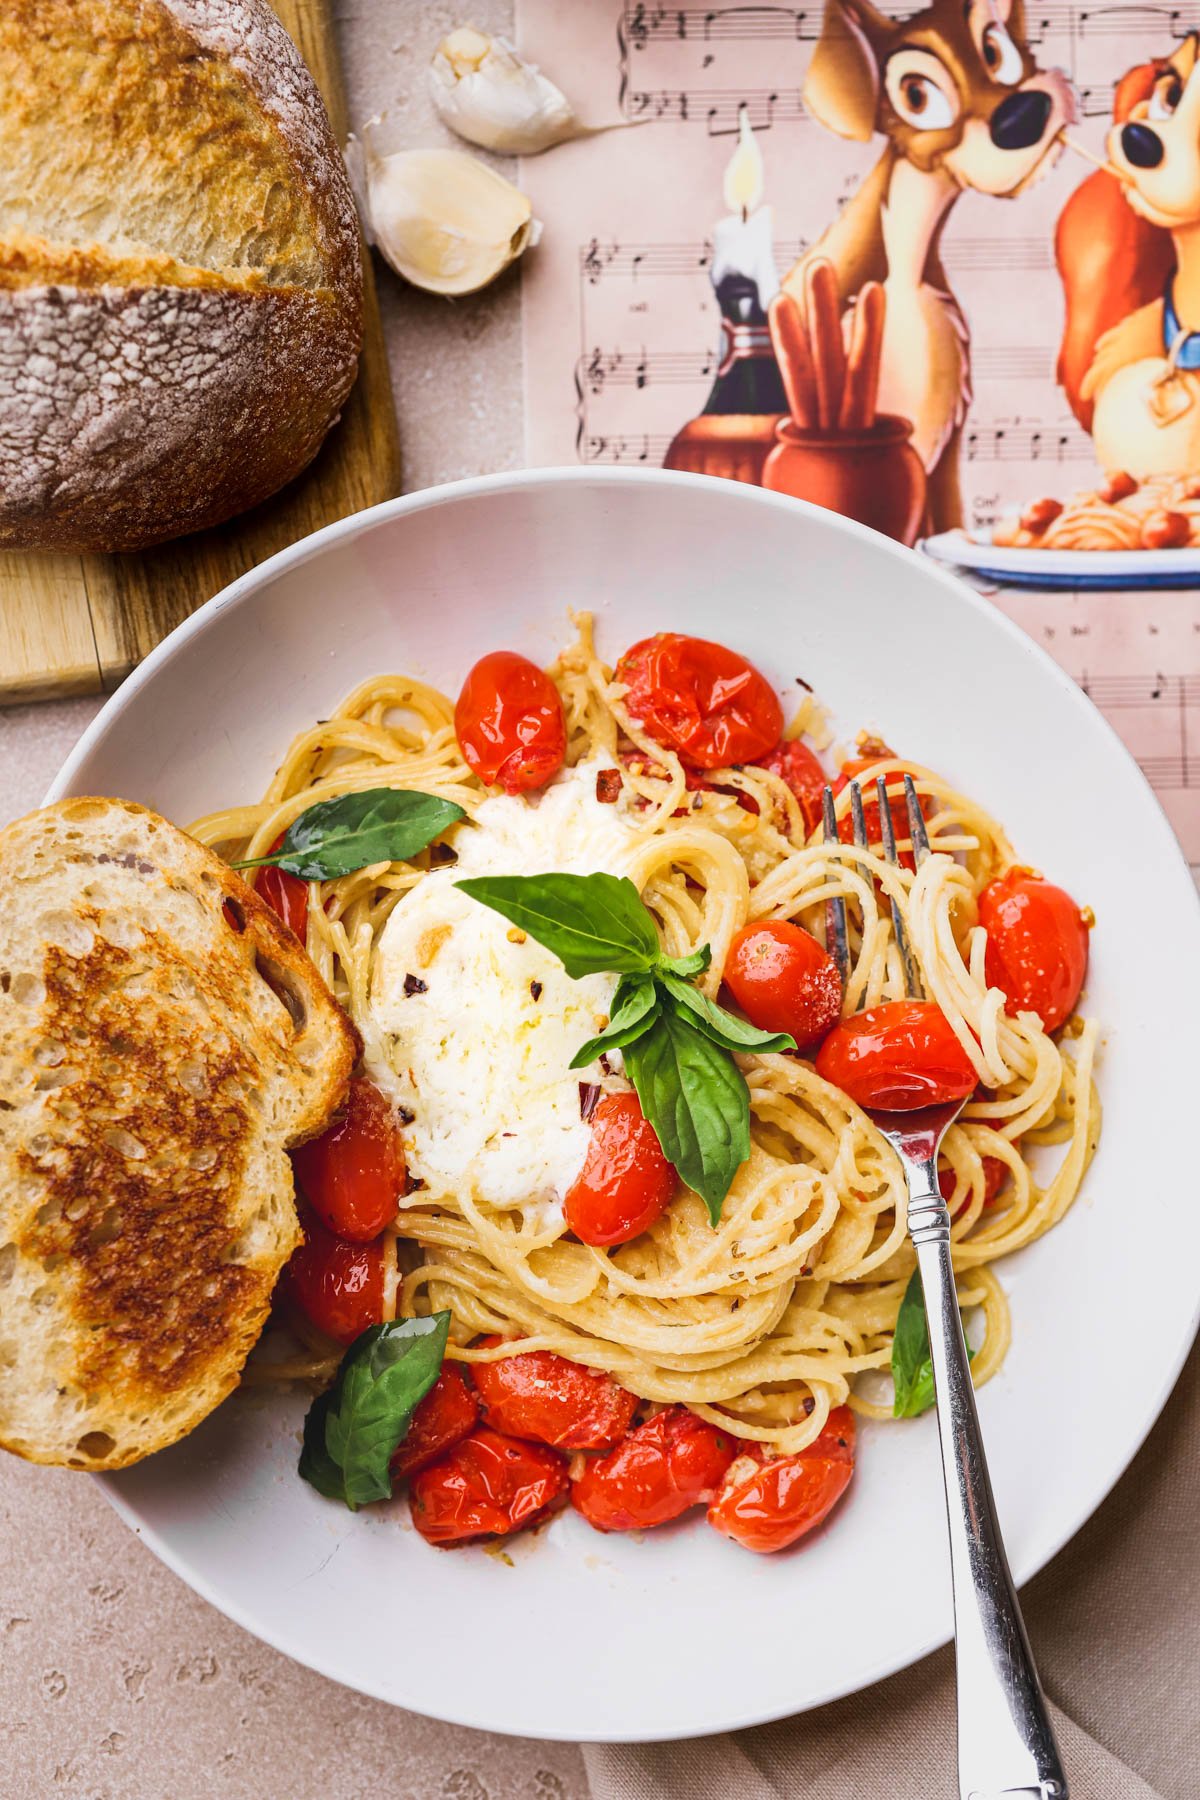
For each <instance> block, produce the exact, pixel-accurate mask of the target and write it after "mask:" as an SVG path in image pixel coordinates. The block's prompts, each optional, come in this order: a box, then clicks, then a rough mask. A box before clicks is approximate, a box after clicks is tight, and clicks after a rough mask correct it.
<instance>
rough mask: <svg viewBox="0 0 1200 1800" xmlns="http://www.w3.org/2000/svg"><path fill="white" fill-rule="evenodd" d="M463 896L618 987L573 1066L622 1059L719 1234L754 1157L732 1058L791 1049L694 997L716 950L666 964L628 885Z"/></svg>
mask: <svg viewBox="0 0 1200 1800" xmlns="http://www.w3.org/2000/svg"><path fill="white" fill-rule="evenodd" d="M458 886H459V887H460V888H462V890H463V892H464V893H466V894H470V895H471V896H472V897H473V898H474V899H476V900H478V901H480V902H481V903H482V904H483V905H484V906H489V907H491V908H492V910H493V911H494V912H498V913H500V914H501V915H502V916H503V917H504V918H506V919H508V920H510V921H511V923H512V924H514V925H518V926H520V928H521V929H522V930H523V931H526V932H528V934H529V936H530V937H532V938H536V939H537V941H538V943H539V944H543V945H544V946H545V948H546V949H547V950H550V951H552V952H553V953H554V955H555V956H557V957H558V959H559V961H560V962H561V963H562V965H563V967H564V968H565V969H566V971H567V973H568V975H571V976H573V977H574V978H575V979H576V980H578V979H579V978H580V977H581V976H583V975H595V974H601V973H604V974H609V973H611V974H619V975H620V976H621V980H620V981H619V982H618V983H617V990H616V993H615V994H614V995H613V1006H612V1012H611V1015H610V1017H609V1022H608V1025H607V1026H606V1027H605V1029H604V1030H603V1031H602V1032H601V1033H600V1035H599V1036H598V1037H594V1038H589V1039H588V1041H587V1043H586V1044H581V1045H580V1047H579V1049H578V1050H577V1051H576V1053H575V1055H574V1056H573V1057H572V1059H571V1067H572V1068H573V1069H582V1068H586V1067H587V1065H588V1064H589V1063H592V1062H594V1061H595V1060H596V1058H597V1057H598V1056H599V1055H600V1054H601V1053H602V1052H603V1051H605V1050H620V1051H621V1052H622V1053H623V1054H624V1057H625V1068H626V1070H627V1072H628V1074H629V1078H630V1080H631V1081H632V1082H633V1085H634V1087H635V1089H636V1090H637V1096H638V1100H639V1102H640V1104H641V1108H642V1111H643V1113H644V1114H645V1115H646V1118H647V1119H648V1120H649V1121H650V1124H651V1125H652V1126H653V1128H654V1131H655V1133H656V1135H657V1137H658V1141H659V1143H660V1144H661V1145H662V1148H663V1154H664V1155H665V1156H666V1158H667V1159H668V1161H669V1162H671V1163H673V1164H674V1165H675V1167H676V1169H678V1171H679V1173H680V1175H681V1176H682V1177H683V1179H684V1181H686V1182H687V1184H688V1186H689V1187H690V1188H693V1189H694V1190H695V1192H696V1193H698V1194H699V1195H700V1198H701V1199H702V1200H703V1201H704V1204H705V1205H706V1206H707V1208H708V1214H709V1217H710V1219H711V1220H712V1222H713V1224H714V1225H716V1223H717V1221H718V1220H719V1219H720V1217H721V1208H722V1206H723V1205H724V1203H725V1196H726V1194H727V1193H728V1192H729V1189H730V1187H731V1185H732V1183H733V1178H734V1176H735V1175H736V1174H737V1172H738V1170H739V1168H740V1167H741V1165H742V1164H743V1163H744V1162H745V1160H746V1158H747V1157H748V1156H749V1154H750V1090H749V1088H748V1087H747V1086H746V1081H745V1077H744V1076H743V1075H742V1072H741V1070H740V1069H739V1068H738V1066H737V1064H736V1063H735V1062H734V1061H733V1056H732V1053H733V1052H734V1051H737V1052H739V1053H741V1054H743V1055H744V1054H746V1053H748V1052H758V1053H759V1054H761V1053H763V1052H765V1051H770V1050H794V1049H795V1048H796V1041H795V1039H794V1038H792V1037H789V1036H788V1035H787V1034H786V1033H785V1032H769V1031H759V1030H757V1029H756V1027H755V1026H753V1025H750V1024H748V1023H747V1022H746V1020H745V1019H739V1018H737V1017H736V1016H735V1015H734V1014H733V1013H730V1012H726V1010H725V1008H724V1007H723V1006H718V1005H717V1004H716V1002H715V1001H713V1000H710V999H709V998H708V997H707V995H705V994H702V993H701V992H700V990H699V988H696V987H694V986H693V985H692V981H693V978H694V977H695V976H697V975H702V974H703V973H704V971H705V969H707V968H708V966H709V964H710V962H711V961H712V951H711V949H710V948H709V946H708V945H707V944H702V945H701V946H700V948H699V949H698V950H694V951H692V953H691V954H690V955H689V956H680V957H670V956H664V955H663V954H662V950H661V948H660V946H659V941H658V930H657V927H656V926H655V923H654V918H653V915H652V914H651V913H650V912H649V910H648V909H647V907H646V906H645V905H644V904H643V902H642V898H641V895H640V894H639V893H638V891H637V889H636V887H634V885H633V883H632V881H629V880H627V879H626V878H624V877H619V878H618V877H617V876H613V875H564V874H551V875H499V876H482V877H480V878H479V879H477V880H473V881H460V882H459V883H458Z"/></svg>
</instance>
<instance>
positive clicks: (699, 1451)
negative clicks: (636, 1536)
mask: <svg viewBox="0 0 1200 1800" xmlns="http://www.w3.org/2000/svg"><path fill="white" fill-rule="evenodd" d="M734 1455H735V1443H734V1439H733V1438H732V1437H731V1436H730V1434H729V1433H728V1432H727V1431H718V1429H717V1427H716V1426H715V1425H709V1424H708V1423H707V1422H706V1421H705V1420H704V1419H698V1418H697V1417H696V1415H695V1413H694V1412H690V1411H689V1410H688V1408H687V1407H686V1406H672V1407H670V1408H669V1409H668V1410H667V1411H666V1412H660V1413H656V1414H655V1415H654V1417H653V1418H652V1419H647V1420H646V1422H645V1424H643V1425H637V1426H635V1427H634V1429H633V1430H632V1431H631V1432H630V1433H629V1435H628V1437H625V1438H622V1440H621V1442H620V1443H619V1444H618V1445H617V1447H616V1449H615V1450H610V1451H609V1453H608V1455H607V1456H597V1457H593V1458H591V1459H590V1460H589V1461H588V1463H587V1466H586V1467H585V1469H584V1470H583V1473H582V1474H581V1475H579V1476H578V1478H577V1479H576V1480H575V1481H574V1482H573V1483H572V1484H571V1503H572V1505H573V1506H575V1507H576V1509H577V1510H578V1511H579V1512H581V1513H582V1514H583V1516H584V1518H585V1519H586V1520H587V1522H588V1524H589V1525H594V1526H595V1527H596V1530H597V1531H641V1530H643V1529H645V1528H647V1527H649V1526H651V1525H666V1524H667V1523H668V1521H669V1520H671V1519H677V1518H679V1516H680V1514H681V1513H685V1512H687V1511H688V1509H689V1508H690V1507H693V1506H700V1505H706V1504H707V1503H708V1501H710V1500H711V1499H712V1498H713V1497H714V1495H715V1494H716V1492H717V1489H718V1488H719V1487H720V1485H721V1482H722V1479H723V1478H724V1475H725V1471H726V1469H727V1468H728V1467H729V1465H730V1463H731V1462H732V1461H733V1458H734Z"/></svg>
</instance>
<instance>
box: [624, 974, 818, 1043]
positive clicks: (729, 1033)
mask: <svg viewBox="0 0 1200 1800" xmlns="http://www.w3.org/2000/svg"><path fill="white" fill-rule="evenodd" d="M658 979H659V981H660V982H661V983H662V985H663V987H664V988H665V989H666V991H667V993H668V994H669V995H670V997H671V1002H672V1004H673V1005H674V1007H675V1010H676V1011H677V1012H681V1013H685V1014H686V1017H687V1021H688V1024H689V1025H692V1026H694V1027H695V1029H696V1030H697V1031H702V1032H703V1033H704V1035H705V1037H707V1038H711V1039H712V1041H713V1043H714V1044H720V1046H721V1048H722V1049H723V1050H739V1051H741V1052H742V1054H743V1055H745V1054H747V1053H748V1052H750V1051H757V1052H758V1053H759V1054H760V1055H761V1054H763V1053H764V1052H766V1051H768V1050H795V1049H796V1048H797V1045H796V1040H795V1038H794V1037H791V1036H790V1035H789V1034H788V1033H787V1032H786V1031H760V1030H759V1029H758V1026H757V1025H751V1024H750V1023H749V1022H748V1020H746V1019H739V1018H738V1017H737V1016H736V1015H735V1014H734V1013H731V1012H726V1011H725V1008H724V1007H723V1006H718V1005H717V1003H716V1001H715V1000H710V999H709V998H708V996H707V995H706V994H702V993H701V992H700V989H699V988H697V987H693V986H692V985H691V983H690V982H688V981H681V980H680V979H679V977H678V975H668V974H665V973H664V974H662V975H660V976H659V977H658Z"/></svg>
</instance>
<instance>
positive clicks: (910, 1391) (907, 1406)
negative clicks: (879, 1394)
mask: <svg viewBox="0 0 1200 1800" xmlns="http://www.w3.org/2000/svg"><path fill="white" fill-rule="evenodd" d="M967 1357H968V1359H969V1360H970V1361H971V1362H974V1360H975V1352H974V1350H972V1348H971V1346H970V1345H969V1344H968V1345H967ZM892 1385H893V1387H894V1388H895V1390H896V1397H895V1399H894V1400H893V1402H892V1417H893V1418H896V1419H915V1418H917V1417H918V1415H919V1414H920V1413H923V1412H927V1411H928V1410H929V1408H930V1407H931V1406H932V1405H933V1403H934V1399H935V1395H934V1390H933V1358H932V1357H931V1355H930V1350H929V1319H928V1317H927V1316H926V1312H925V1290H924V1289H923V1287H922V1286H921V1272H920V1270H919V1269H918V1270H917V1271H916V1273H915V1274H914V1275H913V1277H912V1279H911V1281H910V1282H909V1284H908V1286H907V1287H906V1288H905V1290H904V1298H903V1300H902V1301H901V1302H900V1311H899V1313H898V1314H897V1316H896V1335H895V1336H894V1337H893V1339H892Z"/></svg>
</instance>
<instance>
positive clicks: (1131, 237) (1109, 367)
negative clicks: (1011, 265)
mask: <svg viewBox="0 0 1200 1800" xmlns="http://www.w3.org/2000/svg"><path fill="white" fill-rule="evenodd" d="M1198 47H1200V40H1198V39H1197V36H1196V34H1194V33H1193V34H1192V36H1190V37H1188V38H1186V39H1185V40H1184V42H1183V43H1182V44H1180V45H1179V46H1178V47H1177V48H1176V49H1175V50H1174V51H1173V52H1172V54H1171V55H1170V56H1169V57H1167V58H1164V59H1162V60H1160V61H1158V62H1155V63H1153V64H1150V65H1146V66H1144V67H1142V68H1140V69H1137V70H1131V71H1130V73H1129V75H1127V76H1126V77H1125V79H1124V81H1123V82H1122V83H1121V84H1120V86H1119V88H1118V92H1117V105H1116V109H1115V110H1116V120H1117V122H1116V123H1114V125H1113V127H1112V130H1111V131H1110V132H1109V135H1108V145H1107V148H1108V154H1109V158H1110V161H1111V164H1112V166H1113V169H1114V170H1115V171H1116V174H1115V175H1108V174H1105V173H1101V174H1098V175H1094V176H1091V177H1090V178H1089V179H1088V180H1087V181H1086V182H1084V183H1083V185H1082V186H1081V187H1080V188H1079V189H1078V190H1077V192H1076V193H1075V194H1073V195H1072V197H1071V199H1070V200H1069V201H1068V203H1067V205H1066V207H1065V208H1064V209H1063V215H1062V218H1061V220H1060V222H1059V229H1058V259H1059V268H1060V272H1061V273H1062V277H1063V284H1064V287H1065V289H1066V297H1067V335H1066V337H1065V338H1064V342H1063V354H1062V357H1061V359H1060V365H1059V373H1060V378H1061V380H1062V381H1063V385H1064V386H1065V387H1066V388H1067V392H1068V395H1069V397H1070V398H1071V401H1072V404H1073V405H1074V406H1075V410H1076V411H1077V412H1078V413H1079V415H1080V417H1081V418H1082V419H1083V420H1084V423H1085V424H1089V423H1090V427H1091V431H1092V435H1093V437H1094V439H1095V444H1096V457H1097V460H1098V461H1099V463H1100V464H1101V466H1102V467H1103V468H1105V469H1109V470H1118V469H1119V470H1124V471H1126V472H1127V473H1129V474H1130V475H1133V476H1135V477H1137V478H1138V479H1139V480H1142V479H1144V478H1145V477H1147V476H1151V475H1175V474H1190V473H1192V472H1200V68H1198V67H1197V56H1198ZM1117 296H1120V300H1121V301H1122V302H1123V304H1121V305H1120V306H1119V309H1115V302H1116V298H1117ZM1114 318H1115V319H1116V320H1117V321H1118V322H1117V323H1115V324H1114V323H1113V320H1114ZM1105 326H1109V327H1110V329H1107V330H1105V329H1104V327H1105ZM1089 350H1091V351H1092V352H1094V354H1093V355H1092V356H1091V358H1090V359H1089V357H1088V352H1089Z"/></svg>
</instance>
